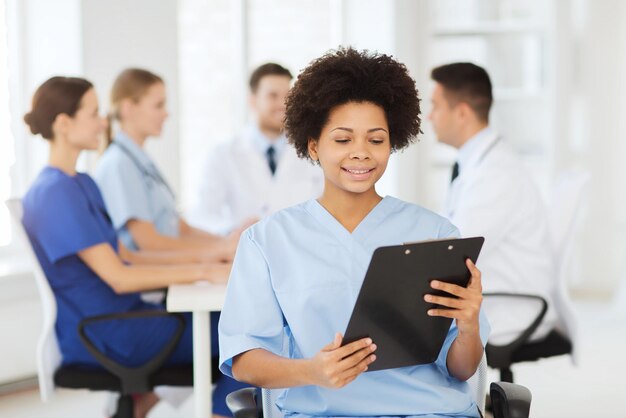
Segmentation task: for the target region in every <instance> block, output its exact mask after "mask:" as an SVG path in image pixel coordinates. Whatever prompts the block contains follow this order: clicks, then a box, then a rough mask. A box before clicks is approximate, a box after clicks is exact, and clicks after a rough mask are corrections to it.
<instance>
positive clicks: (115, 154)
mask: <svg viewBox="0 0 626 418" xmlns="http://www.w3.org/2000/svg"><path fill="white" fill-rule="evenodd" d="M94 177H95V179H96V182H97V183H98V186H99V187H100V190H101V191H102V194H103V196H104V200H105V202H106V205H107V210H108V211H109V214H110V215H111V219H112V221H113V226H114V227H115V229H116V230H118V231H119V230H120V229H122V228H123V227H124V226H125V225H126V223H127V222H128V221H130V220H131V219H138V220H142V221H147V222H152V211H151V210H150V196H149V195H148V190H147V189H146V186H145V184H144V179H143V173H142V172H141V171H140V169H139V167H137V166H136V165H135V164H133V162H132V161H131V160H130V157H128V156H127V155H125V154H124V153H123V151H120V150H119V149H118V148H117V147H115V146H113V145H111V146H109V149H107V150H106V151H105V154H104V155H103V156H102V158H101V159H100V161H99V162H98V167H97V168H96V171H95V174H94Z"/></svg>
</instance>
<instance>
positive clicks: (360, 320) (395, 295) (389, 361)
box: [342, 237, 485, 372]
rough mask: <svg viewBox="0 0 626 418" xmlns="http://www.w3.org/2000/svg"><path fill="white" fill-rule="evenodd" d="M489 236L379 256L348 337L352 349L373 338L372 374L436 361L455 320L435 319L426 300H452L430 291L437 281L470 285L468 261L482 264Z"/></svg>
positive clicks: (411, 246) (384, 250) (380, 251)
mask: <svg viewBox="0 0 626 418" xmlns="http://www.w3.org/2000/svg"><path fill="white" fill-rule="evenodd" d="M484 241H485V239H484V238H483V237H474V238H463V239H446V240H436V241H423V242H416V243H408V244H404V245H395V246H389V247H380V248H377V249H376V250H375V251H374V254H373V255H372V259H371V261H370V264H369V267H368V269H367V273H366V274H365V279H364V280H363V285H362V286H361V290H360V292H359V295H358V298H357V301H356V304H355V306H354V309H353V311H352V316H351V318H350V321H349V322H348V327H347V329H346V332H345V334H344V339H343V344H342V345H346V344H349V343H351V342H353V341H356V340H359V339H361V338H365V337H370V338H371V339H372V341H373V342H374V343H375V344H376V346H377V349H376V353H375V354H376V361H374V362H373V363H372V364H370V365H369V367H368V370H367V371H368V372H371V371H377V370H384V369H392V368H397V367H407V366H415V365H420V364H428V363H432V362H434V361H435V360H436V359H437V357H438V356H439V352H440V351H441V347H442V346H443V343H444V341H445V339H446V336H447V335H448V331H449V329H450V325H451V324H452V319H451V318H443V317H432V316H429V315H428V314H427V312H428V310H429V309H431V308H434V307H437V305H435V304H432V303H428V302H426V301H425V300H424V295H426V294H433V295H442V296H450V294H448V293H445V292H443V291H440V290H435V289H433V288H431V287H430V282H431V281H432V280H434V279H437V280H440V281H444V282H448V283H454V284H457V285H460V286H463V287H465V286H467V284H468V282H469V279H470V277H471V273H470V272H469V270H468V268H467V266H466V265H465V261H466V260H467V259H468V258H469V259H471V260H472V261H473V262H474V263H476V260H477V259H478V255H479V254H480V250H481V248H482V245H483V242H484Z"/></svg>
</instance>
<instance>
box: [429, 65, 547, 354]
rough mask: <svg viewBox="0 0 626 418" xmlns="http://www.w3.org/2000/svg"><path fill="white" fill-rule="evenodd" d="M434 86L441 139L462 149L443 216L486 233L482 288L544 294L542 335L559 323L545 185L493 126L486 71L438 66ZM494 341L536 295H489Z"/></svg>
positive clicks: (530, 314)
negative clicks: (541, 185) (545, 306)
mask: <svg viewBox="0 0 626 418" xmlns="http://www.w3.org/2000/svg"><path fill="white" fill-rule="evenodd" d="M431 77H432V79H433V80H434V81H435V88H434V90H433V93H432V111H431V113H430V115H429V119H430V120H431V122H432V124H433V127H434V130H435V133H436V135H437V137H438V139H439V141H440V142H442V143H444V144H447V145H450V146H452V147H454V148H456V149H458V156H457V162H456V163H455V164H454V167H453V172H452V179H451V184H450V190H449V193H448V199H447V202H446V209H445V216H447V217H448V218H449V219H450V220H451V221H452V223H453V224H454V225H456V226H457V227H458V228H459V229H460V231H461V234H462V235H463V236H466V237H469V236H484V237H485V245H484V247H483V250H482V253H481V255H480V258H479V260H478V267H479V268H480V270H481V271H482V273H483V291H484V292H485V293H490V292H507V293H525V294H534V295H539V296H542V297H543V298H545V299H546V300H547V301H548V304H549V309H548V312H547V314H546V316H545V318H544V320H543V322H542V323H541V325H540V326H539V328H538V329H537V330H536V332H535V333H534V334H533V335H532V336H531V339H532V340H537V339H541V338H542V337H544V336H545V335H547V334H548V333H549V332H550V331H551V330H552V329H553V328H554V326H555V323H556V314H555V311H554V307H553V303H552V300H553V293H554V291H555V288H556V279H557V278H556V266H555V261H554V257H553V255H552V252H551V248H550V239H549V236H548V234H549V231H548V217H547V213H546V209H545V207H544V203H543V201H542V199H541V196H540V194H539V191H538V190H537V188H536V186H535V185H534V183H533V181H532V180H531V177H530V173H528V172H527V170H526V169H525V168H524V167H523V165H522V163H521V161H520V159H519V158H518V157H517V156H516V155H515V154H514V153H513V152H512V151H511V150H510V149H509V148H508V147H507V144H506V141H505V140H504V138H502V137H501V136H500V135H499V134H498V133H497V132H495V131H494V130H493V129H492V128H491V127H490V126H489V109H490V107H491V104H492V101H493V98H492V92H491V90H492V89H491V81H490V79H489V75H488V74H487V72H486V71H485V70H484V69H483V68H481V67H478V66H476V65H474V64H469V63H455V64H449V65H444V66H441V67H437V68H435V69H434V70H432V73H431ZM483 306H484V308H485V312H486V313H487V318H488V319H489V322H490V323H491V336H490V338H489V342H490V343H491V344H496V345H500V344H506V343H509V342H511V341H513V340H514V339H515V338H516V337H517V336H519V335H520V334H521V332H522V331H523V330H524V329H526V328H527V327H528V326H529V325H530V324H531V323H532V321H533V319H534V318H535V317H536V315H537V314H538V312H539V304H538V303H537V302H534V301H532V300H526V301H525V300H519V299H512V298H488V297H486V298H485V300H484V302H483Z"/></svg>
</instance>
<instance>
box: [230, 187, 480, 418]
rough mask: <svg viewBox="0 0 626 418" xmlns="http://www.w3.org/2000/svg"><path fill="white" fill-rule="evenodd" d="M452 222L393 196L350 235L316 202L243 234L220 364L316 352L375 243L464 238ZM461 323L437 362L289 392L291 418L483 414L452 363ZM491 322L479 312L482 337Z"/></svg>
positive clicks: (346, 315) (341, 319)
mask: <svg viewBox="0 0 626 418" xmlns="http://www.w3.org/2000/svg"><path fill="white" fill-rule="evenodd" d="M458 236H459V233H458V230H457V229H456V228H455V227H454V226H453V225H452V224H450V222H448V221H447V220H446V219H444V218H442V217H440V216H438V215H435V214H434V213H432V212H430V211H428V210H426V209H423V208H421V207H419V206H416V205H413V204H409V203H405V202H403V201H401V200H398V199H395V198H392V197H385V198H384V199H383V200H382V201H381V202H379V203H378V205H377V206H376V207H375V208H374V209H373V210H372V211H371V212H370V213H369V214H368V215H367V216H366V217H365V218H364V219H363V221H362V222H361V223H360V224H359V225H358V227H357V228H356V229H355V230H354V231H353V232H352V233H350V232H348V231H347V230H346V229H345V228H344V227H343V226H342V225H341V224H340V223H339V222H338V221H337V220H336V219H335V218H334V217H333V216H332V215H331V214H330V213H329V212H328V211H327V210H326V209H325V208H324V207H323V206H322V205H321V204H320V203H319V202H317V201H316V200H310V201H308V202H305V203H303V204H300V205H298V206H294V207H291V208H288V209H285V210H282V211H280V212H277V213H276V214H274V215H271V216H270V217H268V218H266V219H264V220H262V221H260V222H259V223H257V224H256V225H254V226H252V227H251V228H249V229H248V230H246V231H245V232H244V234H243V235H242V238H241V241H240V243H239V248H238V250H237V255H236V257H235V261H234V265H233V269H232V273H231V277H230V280H229V284H228V291H227V295H226V301H225V305H224V309H223V310H222V316H221V320H220V325H219V331H220V368H221V370H222V372H224V373H226V374H228V375H232V360H233V357H235V356H237V355H238V354H241V353H243V352H245V351H248V350H251V349H255V348H262V349H265V350H267V351H270V352H272V353H274V354H277V355H281V356H284V357H288V358H293V359H298V358H311V357H313V356H314V355H315V354H316V353H317V352H319V350H320V349H321V348H322V347H324V346H325V345H327V344H329V343H330V342H332V340H333V338H334V335H335V333H337V332H342V333H343V332H344V331H345V330H346V327H347V325H348V321H349V319H350V315H351V313H352V309H353V307H354V304H355V302H356V298H357V295H358V293H359V290H360V288H361V284H362V282H363V278H364V277H365V273H366V270H367V267H368V265H369V261H370V259H371V256H372V254H373V252H374V250H375V249H376V248H377V247H380V246H387V245H397V244H402V243H404V242H409V241H421V240H426V239H438V238H448V237H458ZM457 332H458V331H457V328H456V324H455V323H454V322H453V324H452V326H451V328H450V331H449V333H448V336H447V338H446V340H445V343H444V345H443V347H442V349H441V352H440V354H439V357H438V358H437V360H436V361H435V362H434V363H432V364H427V365H420V366H413V367H403V368H398V369H391V370H382V371H375V372H368V373H364V374H362V375H360V376H359V377H358V378H357V379H356V380H354V381H353V382H352V383H350V384H348V385H347V386H345V387H344V388H342V389H325V388H322V387H318V386H312V385H310V386H301V387H293V388H289V389H285V390H283V391H282V392H281V394H280V396H279V397H278V400H277V405H278V406H279V408H281V409H282V410H283V411H284V412H285V414H286V415H287V416H290V417H291V416H297V417H311V416H349V415H350V416H392V415H393V416H420V417H441V416H464V417H476V416H478V409H477V406H476V403H475V402H474V400H473V399H472V395H471V393H470V390H469V387H468V384H467V383H466V382H462V381H459V380H458V379H456V378H454V377H452V376H451V375H450V374H449V372H448V369H447V366H446V359H447V355H448V350H449V348H450V346H451V344H452V342H453V341H454V339H455V337H456V335H457ZM488 334H489V325H488V323H487V321H486V318H485V316H484V315H483V313H482V312H481V314H480V336H481V340H482V342H483V344H485V343H486V342H487V336H488Z"/></svg>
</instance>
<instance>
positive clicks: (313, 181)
mask: <svg viewBox="0 0 626 418" xmlns="http://www.w3.org/2000/svg"><path fill="white" fill-rule="evenodd" d="M292 78H293V77H292V75H291V73H290V72H289V70H287V69H286V68H284V67H282V66H280V65H278V64H274V63H267V64H264V65H261V66H260V67H258V68H257V69H256V70H255V71H254V72H253V73H252V75H251V76H250V108H251V110H252V113H253V115H254V118H255V121H254V123H253V124H252V125H250V126H248V127H247V128H246V129H245V130H244V131H243V132H242V133H241V134H240V135H239V136H237V137H236V138H235V139H234V140H233V141H230V142H227V143H224V144H220V145H219V146H218V147H216V148H215V149H214V150H213V152H212V154H211V155H210V158H209V160H208V162H207V163H206V164H205V166H204V167H203V170H204V172H203V173H202V174H201V175H202V178H201V180H200V182H201V185H200V188H199V190H198V191H197V193H195V196H196V197H195V200H196V201H195V202H194V204H193V205H192V207H191V211H190V218H191V220H192V221H193V222H194V224H196V225H197V226H199V227H201V228H204V229H206V230H208V231H211V232H214V233H227V232H229V231H230V230H232V229H234V228H236V227H238V226H239V225H242V224H245V223H247V222H249V221H250V220H252V219H255V218H262V217H265V216H267V215H269V214H271V213H273V212H275V211H277V210H279V209H283V208H285V207H288V206H292V205H295V204H298V203H300V202H303V201H305V200H308V199H311V198H314V197H317V196H319V195H320V194H321V191H322V189H323V179H324V177H323V174H322V171H321V170H320V168H319V167H318V166H315V165H313V164H311V163H309V162H307V161H305V160H302V159H299V158H298V156H297V155H296V151H295V149H294V148H293V147H292V146H291V145H289V144H288V143H287V138H286V137H285V133H284V131H283V119H284V117H285V100H286V98H287V94H288V93H289V89H290V87H291V80H292Z"/></svg>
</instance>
